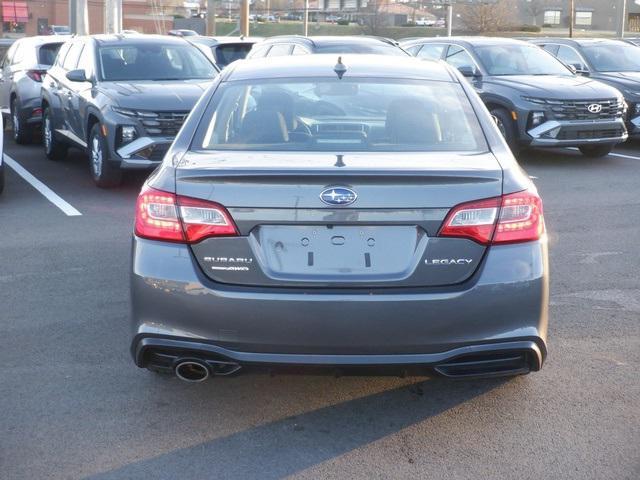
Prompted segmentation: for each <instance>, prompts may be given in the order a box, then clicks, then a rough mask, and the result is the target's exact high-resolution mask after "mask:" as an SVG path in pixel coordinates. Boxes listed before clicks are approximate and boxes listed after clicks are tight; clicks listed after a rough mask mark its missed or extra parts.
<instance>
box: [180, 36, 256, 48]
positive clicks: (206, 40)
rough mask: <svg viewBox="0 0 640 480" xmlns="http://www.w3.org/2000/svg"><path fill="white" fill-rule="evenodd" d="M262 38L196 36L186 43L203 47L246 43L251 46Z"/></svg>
mask: <svg viewBox="0 0 640 480" xmlns="http://www.w3.org/2000/svg"><path fill="white" fill-rule="evenodd" d="M262 40H263V39H262V37H206V36H204V35H198V36H193V37H189V38H188V39H187V41H188V42H195V43H200V44H203V45H209V46H213V45H224V44H226V43H246V44H247V45H253V44H254V43H257V42H261V41H262Z"/></svg>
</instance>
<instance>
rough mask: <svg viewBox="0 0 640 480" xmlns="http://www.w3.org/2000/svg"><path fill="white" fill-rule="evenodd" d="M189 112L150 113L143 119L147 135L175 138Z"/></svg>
mask: <svg viewBox="0 0 640 480" xmlns="http://www.w3.org/2000/svg"><path fill="white" fill-rule="evenodd" d="M187 115H189V112H148V113H145V115H144V117H143V118H142V119H141V121H142V125H144V128H145V130H146V132H147V135H149V136H151V137H153V136H162V137H175V136H176V134H177V133H178V131H179V130H180V127H182V124H183V123H184V120H185V119H186V118H187Z"/></svg>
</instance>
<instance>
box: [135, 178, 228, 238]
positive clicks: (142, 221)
mask: <svg viewBox="0 0 640 480" xmlns="http://www.w3.org/2000/svg"><path fill="white" fill-rule="evenodd" d="M135 233H136V235H137V236H139V237H142V238H148V239H152V240H163V241H168V242H180V243H196V242H199V241H200V240H203V239H205V238H207V237H221V236H234V235H237V234H238V231H237V229H236V226H235V224H234V222H233V220H232V218H231V216H230V215H229V213H228V212H227V210H226V209H225V208H224V207H223V206H222V205H219V204H217V203H215V202H209V201H206V200H200V199H196V198H190V197H183V196H180V195H175V194H173V193H169V192H163V191H161V190H156V189H153V188H148V187H147V188H145V189H143V190H142V192H140V195H138V200H137V202H136V220H135Z"/></svg>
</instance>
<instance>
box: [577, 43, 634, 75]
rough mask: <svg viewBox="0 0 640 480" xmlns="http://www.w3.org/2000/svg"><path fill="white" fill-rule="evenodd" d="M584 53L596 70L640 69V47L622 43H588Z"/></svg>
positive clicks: (630, 70)
mask: <svg viewBox="0 0 640 480" xmlns="http://www.w3.org/2000/svg"><path fill="white" fill-rule="evenodd" d="M583 51H584V55H585V56H586V57H587V60H589V63H591V65H592V66H593V68H594V69H595V70H597V71H598V72H638V71H640V48H638V47H634V46H632V45H624V44H622V43H616V44H615V45H612V44H602V45H588V46H585V47H583Z"/></svg>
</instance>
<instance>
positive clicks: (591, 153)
mask: <svg viewBox="0 0 640 480" xmlns="http://www.w3.org/2000/svg"><path fill="white" fill-rule="evenodd" d="M578 148H579V149H580V152H582V154H583V155H584V156H585V157H589V158H600V157H606V156H607V155H609V154H610V153H611V150H613V145H612V144H606V145H582V146H581V147H578Z"/></svg>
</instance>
